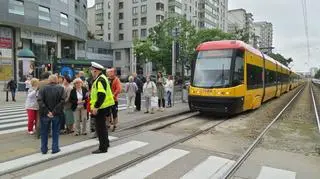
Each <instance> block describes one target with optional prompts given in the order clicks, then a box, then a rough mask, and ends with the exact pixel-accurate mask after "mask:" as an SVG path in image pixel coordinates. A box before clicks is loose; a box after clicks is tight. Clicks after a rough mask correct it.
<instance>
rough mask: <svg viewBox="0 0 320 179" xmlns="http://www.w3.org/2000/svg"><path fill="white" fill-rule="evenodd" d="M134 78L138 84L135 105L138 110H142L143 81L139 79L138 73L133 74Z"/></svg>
mask: <svg viewBox="0 0 320 179" xmlns="http://www.w3.org/2000/svg"><path fill="white" fill-rule="evenodd" d="M132 76H133V78H134V82H135V83H136V84H137V86H138V90H137V91H136V99H135V102H134V103H135V105H136V110H137V111H141V93H142V92H143V83H142V81H141V80H140V79H139V77H137V74H136V73H133V74H132Z"/></svg>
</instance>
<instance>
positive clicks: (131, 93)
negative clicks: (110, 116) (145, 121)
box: [125, 76, 138, 112]
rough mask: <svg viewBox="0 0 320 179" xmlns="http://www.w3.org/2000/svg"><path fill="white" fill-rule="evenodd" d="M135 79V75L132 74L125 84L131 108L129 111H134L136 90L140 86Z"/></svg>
mask: <svg viewBox="0 0 320 179" xmlns="http://www.w3.org/2000/svg"><path fill="white" fill-rule="evenodd" d="M133 80H134V78H133V76H130V77H129V82H128V83H126V86H125V89H126V93H127V109H128V110H129V112H133V111H134V104H135V98H136V92H137V91H138V86H137V84H136V83H135V82H134V81H133Z"/></svg>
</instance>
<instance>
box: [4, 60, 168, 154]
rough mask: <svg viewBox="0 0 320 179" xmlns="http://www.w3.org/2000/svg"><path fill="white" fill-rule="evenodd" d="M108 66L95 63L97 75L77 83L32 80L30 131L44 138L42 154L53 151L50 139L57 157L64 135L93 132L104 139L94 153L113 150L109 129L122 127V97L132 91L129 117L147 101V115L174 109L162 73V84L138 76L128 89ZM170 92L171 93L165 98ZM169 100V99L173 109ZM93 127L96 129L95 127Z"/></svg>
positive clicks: (52, 78)
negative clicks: (120, 104) (119, 103)
mask: <svg viewBox="0 0 320 179" xmlns="http://www.w3.org/2000/svg"><path fill="white" fill-rule="evenodd" d="M104 70H105V69H104V67H103V66H101V65H100V64H97V63H94V62H92V66H91V68H90V72H91V77H90V78H88V79H86V78H85V77H84V73H83V72H79V73H78V74H77V75H76V77H75V78H74V79H71V78H70V77H69V76H67V75H66V76H61V75H58V74H50V73H49V72H45V73H43V74H42V75H41V77H40V79H36V78H31V77H28V78H27V80H26V82H25V84H26V87H27V88H28V89H27V98H26V102H25V107H26V110H27V115H28V133H29V134H34V133H36V134H37V136H38V137H39V138H41V152H42V153H43V154H46V153H47V152H48V146H47V145H48V137H49V136H52V153H57V152H59V151H60V148H59V135H60V134H72V135H75V136H79V135H87V134H88V133H93V134H94V137H98V138H99V142H100V145H99V149H98V150H96V151H93V153H104V152H107V150H108V147H109V140H108V137H107V136H108V128H111V131H115V130H116V128H117V127H118V121H119V117H118V98H119V95H120V93H121V92H125V93H126V98H127V110H128V112H129V113H134V112H135V111H141V100H142V99H141V98H143V99H144V100H145V106H144V108H145V111H144V113H149V112H150V113H152V114H153V113H154V112H155V109H156V108H158V109H159V111H164V108H165V107H166V106H167V107H171V106H172V104H171V97H172V95H171V94H172V90H173V80H172V77H171V76H169V78H168V80H165V79H164V78H163V76H162V73H161V72H159V73H158V76H157V80H156V82H154V81H152V80H151V79H150V76H146V78H144V77H141V76H138V75H137V74H136V73H134V74H132V75H131V76H129V79H128V82H127V83H126V84H125V86H124V89H122V85H121V82H120V79H119V78H118V77H117V76H116V74H115V69H114V68H110V69H107V70H106V73H103V71H104ZM7 86H8V90H11V92H12V99H13V100H15V90H16V83H15V82H14V80H11V81H10V82H9V83H8V85H7ZM165 93H166V95H165ZM165 96H167V98H168V99H167V105H166V103H165V102H166V100H165ZM89 126H90V127H89Z"/></svg>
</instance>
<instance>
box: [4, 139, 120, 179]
mask: <svg viewBox="0 0 320 179" xmlns="http://www.w3.org/2000/svg"><path fill="white" fill-rule="evenodd" d="M115 139H117V137H113V136H109V140H110V141H112V140H115ZM97 144H99V141H98V140H96V139H90V140H86V141H82V142H77V143H74V144H71V145H67V146H64V147H61V148H60V149H61V152H59V153H56V154H51V151H48V154H46V155H43V154H41V153H36V154H31V155H27V156H25V157H21V158H17V159H14V160H9V161H7V162H3V163H0V175H1V174H2V173H4V172H10V171H13V170H18V169H21V168H25V167H28V166H32V165H34V164H37V163H40V162H43V161H46V160H48V159H54V158H57V157H59V156H62V155H66V154H70V153H73V152H75V151H78V150H81V149H83V148H87V147H92V146H95V145H97ZM52 176H54V175H52Z"/></svg>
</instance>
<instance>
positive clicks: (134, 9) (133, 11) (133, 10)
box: [132, 7, 138, 15]
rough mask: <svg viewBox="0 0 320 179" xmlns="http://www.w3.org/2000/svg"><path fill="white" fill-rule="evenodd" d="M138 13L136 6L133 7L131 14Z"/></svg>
mask: <svg viewBox="0 0 320 179" xmlns="http://www.w3.org/2000/svg"><path fill="white" fill-rule="evenodd" d="M137 14H138V7H133V8H132V15H137Z"/></svg>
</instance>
